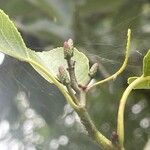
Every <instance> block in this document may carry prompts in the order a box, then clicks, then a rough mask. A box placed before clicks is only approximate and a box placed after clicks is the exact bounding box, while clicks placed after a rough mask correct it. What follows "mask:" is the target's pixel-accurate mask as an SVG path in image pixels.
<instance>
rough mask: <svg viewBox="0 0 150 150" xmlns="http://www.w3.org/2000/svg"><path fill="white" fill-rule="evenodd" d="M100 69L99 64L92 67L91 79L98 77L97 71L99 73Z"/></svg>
mask: <svg viewBox="0 0 150 150" xmlns="http://www.w3.org/2000/svg"><path fill="white" fill-rule="evenodd" d="M98 67H99V65H98V63H95V64H93V65H92V67H91V68H90V71H89V76H90V77H91V78H94V77H95V76H96V74H97V71H98Z"/></svg>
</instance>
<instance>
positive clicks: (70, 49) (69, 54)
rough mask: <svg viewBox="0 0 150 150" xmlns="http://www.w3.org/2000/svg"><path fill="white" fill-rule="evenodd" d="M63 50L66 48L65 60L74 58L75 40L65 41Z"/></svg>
mask: <svg viewBox="0 0 150 150" xmlns="http://www.w3.org/2000/svg"><path fill="white" fill-rule="evenodd" d="M63 48H64V58H65V59H68V58H71V57H72V56H73V50H74V47H73V40H72V39H69V40H68V41H65V42H64V46H63Z"/></svg>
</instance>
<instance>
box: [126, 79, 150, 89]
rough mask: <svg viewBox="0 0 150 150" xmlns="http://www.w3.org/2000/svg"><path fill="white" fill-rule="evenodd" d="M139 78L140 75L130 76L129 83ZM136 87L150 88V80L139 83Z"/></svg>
mask: <svg viewBox="0 0 150 150" xmlns="http://www.w3.org/2000/svg"><path fill="white" fill-rule="evenodd" d="M138 78H139V77H130V78H128V84H131V83H132V82H133V81H134V80H136V79H138ZM134 89H150V81H143V82H142V83H140V84H138V85H137V86H136V87H135V88H134Z"/></svg>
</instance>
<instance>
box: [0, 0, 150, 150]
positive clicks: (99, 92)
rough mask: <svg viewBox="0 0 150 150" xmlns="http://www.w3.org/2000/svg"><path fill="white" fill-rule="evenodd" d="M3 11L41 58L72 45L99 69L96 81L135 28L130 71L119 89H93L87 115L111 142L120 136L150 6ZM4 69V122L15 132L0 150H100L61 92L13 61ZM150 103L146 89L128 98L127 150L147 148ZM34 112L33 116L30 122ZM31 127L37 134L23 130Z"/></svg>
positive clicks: (69, 4)
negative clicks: (119, 120) (11, 145)
mask: <svg viewBox="0 0 150 150" xmlns="http://www.w3.org/2000/svg"><path fill="white" fill-rule="evenodd" d="M0 9H3V10H4V11H5V12H6V13H7V14H8V15H9V16H10V17H11V18H12V19H13V20H14V22H15V24H16V26H17V27H18V28H19V30H20V31H21V33H22V35H23V38H24V39H25V41H26V43H27V46H28V47H31V48H33V49H37V51H42V50H44V49H45V50H47V49H49V48H52V47H57V46H61V45H62V43H63V41H64V40H67V39H68V38H72V39H73V40H74V41H75V44H76V46H77V47H78V48H79V49H80V50H81V51H83V52H84V53H85V54H87V55H88V56H89V59H90V60H91V63H93V62H95V61H96V62H99V63H100V64H101V68H102V69H101V72H100V73H99V76H98V77H97V78H104V77H106V76H108V75H109V74H111V73H112V72H115V70H116V69H117V68H118V67H119V66H120V65H121V60H123V59H122V58H123V52H124V48H125V40H126V31H127V28H128V27H130V28H131V29H132V33H133V34H132V47H131V51H132V52H131V58H130V62H129V66H128V68H127V70H126V72H124V73H123V74H122V76H121V77H119V78H118V79H117V80H116V81H115V82H113V83H112V82H111V83H109V84H105V85H103V86H102V87H98V88H97V89H93V90H92V91H91V92H90V93H89V96H88V99H89V100H88V109H89V112H90V114H91V116H92V118H93V120H94V121H95V123H96V126H97V127H98V128H99V130H100V131H102V133H104V134H105V135H106V136H107V137H110V136H111V133H112V131H114V130H116V117H117V110H118V104H119V99H120V97H121V95H122V93H123V90H124V89H125V88H126V87H127V78H128V76H133V75H136V74H139V75H140V73H141V66H142V57H143V56H144V54H145V53H146V51H147V50H148V49H149V47H150V44H149V40H150V27H149V23H150V21H149V20H150V15H149V14H150V4H149V1H148V0H132V1H130V0H116V1H114V0H76V1H73V0H22V1H21V0H12V1H10V0H1V1H0ZM0 69H1V74H0V97H1V99H0V114H1V115H0V119H1V122H2V121H4V120H7V121H8V122H9V123H10V129H9V132H10V133H9V134H8V133H7V134H6V135H5V136H4V137H2V136H0V140H1V141H0V143H2V142H3V143H4V142H6V141H9V140H10V139H11V140H12V141H13V140H14V139H15V140H17V142H18V141H19V142H18V143H21V144H20V145H21V146H22V149H23V145H24V147H25V148H26V149H27V148H29V147H32V148H35V149H37V150H47V149H50V150H53V149H54V148H55V149H59V150H70V149H73V150H93V149H94V150H97V149H98V146H97V145H96V144H95V143H94V142H93V141H91V139H90V138H89V137H88V136H87V135H86V134H85V132H84V130H83V128H82V126H81V125H80V123H79V121H78V118H77V116H76V114H75V113H74V112H72V111H71V109H70V108H69V106H68V105H66V102H65V100H64V98H63V96H62V95H61V94H60V93H59V91H58V90H57V88H56V87H54V86H53V85H50V84H49V83H47V81H45V80H44V79H43V78H42V77H40V76H39V75H38V74H37V73H36V72H35V71H34V70H33V69H32V68H31V67H30V66H29V65H27V64H24V63H22V62H18V61H17V60H15V59H12V58H9V57H6V58H5V61H4V63H3V64H2V65H1V66H0ZM18 95H21V96H20V97H19V96H18ZM18 97H19V98H18ZM149 97H150V94H149V91H147V90H137V91H134V92H132V94H131V96H130V97H129V100H128V104H127V106H126V112H125V139H126V140H125V147H126V149H127V150H133V149H136V150H141V149H143V147H144V146H145V144H146V143H147V142H148V139H149V137H150V134H149V133H150V109H149V107H150V101H149ZM19 99H20V101H19ZM64 109H65V110H67V115H64ZM31 110H34V112H35V113H36V115H32V116H30V115H31V114H33V112H32V111H31ZM28 112H29V113H28ZM31 112H32V113H31ZM37 118H40V119H41V122H42V123H43V124H42V123H41V124H42V125H41V126H40V123H39V124H38V125H37V124H36V123H37V122H38V121H37V120H36V119H37ZM40 119H39V120H40ZM33 120H36V121H35V122H36V123H35V124H33ZM1 124H2V123H1ZM31 126H33V128H32V132H31V131H30V130H29V131H30V132H29V131H28V132H27V131H24V128H25V129H28V128H29V129H30V128H31ZM10 134H11V138H10V139H9V140H8V138H9V137H10ZM61 135H66V136H67V137H68V139H69V142H67V144H64V143H63V142H62V143H63V144H64V145H63V144H62V143H61V140H60V139H61V138H60V137H61ZM37 137H40V138H37ZM58 139H59V140H58ZM63 139H65V138H63ZM65 141H66V140H65ZM21 146H20V149H21ZM57 147H58V148H57ZM20 149H19V150H20Z"/></svg>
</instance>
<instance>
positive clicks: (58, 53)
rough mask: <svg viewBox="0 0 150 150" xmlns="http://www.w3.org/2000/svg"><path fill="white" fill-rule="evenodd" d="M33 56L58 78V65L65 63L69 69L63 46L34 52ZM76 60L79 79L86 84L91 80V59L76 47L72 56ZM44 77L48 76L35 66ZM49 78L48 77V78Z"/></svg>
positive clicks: (76, 71) (79, 81) (76, 72)
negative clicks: (89, 73)
mask: <svg viewBox="0 0 150 150" xmlns="http://www.w3.org/2000/svg"><path fill="white" fill-rule="evenodd" d="M32 58H34V60H35V61H36V62H38V63H40V64H42V65H43V66H44V67H45V68H46V69H47V70H48V71H49V72H51V73H52V74H53V75H54V77H55V78H57V74H58V67H59V66H61V65H63V66H64V67H65V68H66V69H67V63H66V60H65V59H64V54H63V48H62V47H58V48H55V49H53V50H50V51H44V52H32ZM72 59H73V60H75V62H76V63H75V74H76V77H77V81H78V83H80V84H85V83H86V82H87V81H88V80H89V75H88V72H89V60H88V59H87V57H86V56H85V55H84V54H83V53H81V52H79V51H78V50H77V49H76V48H74V56H73V57H72ZM34 68H35V69H36V71H38V72H39V73H40V74H41V75H42V76H43V77H45V78H46V79H47V77H46V76H45V75H44V74H42V73H41V72H40V70H39V69H38V68H36V67H34ZM47 80H48V79H47Z"/></svg>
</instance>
